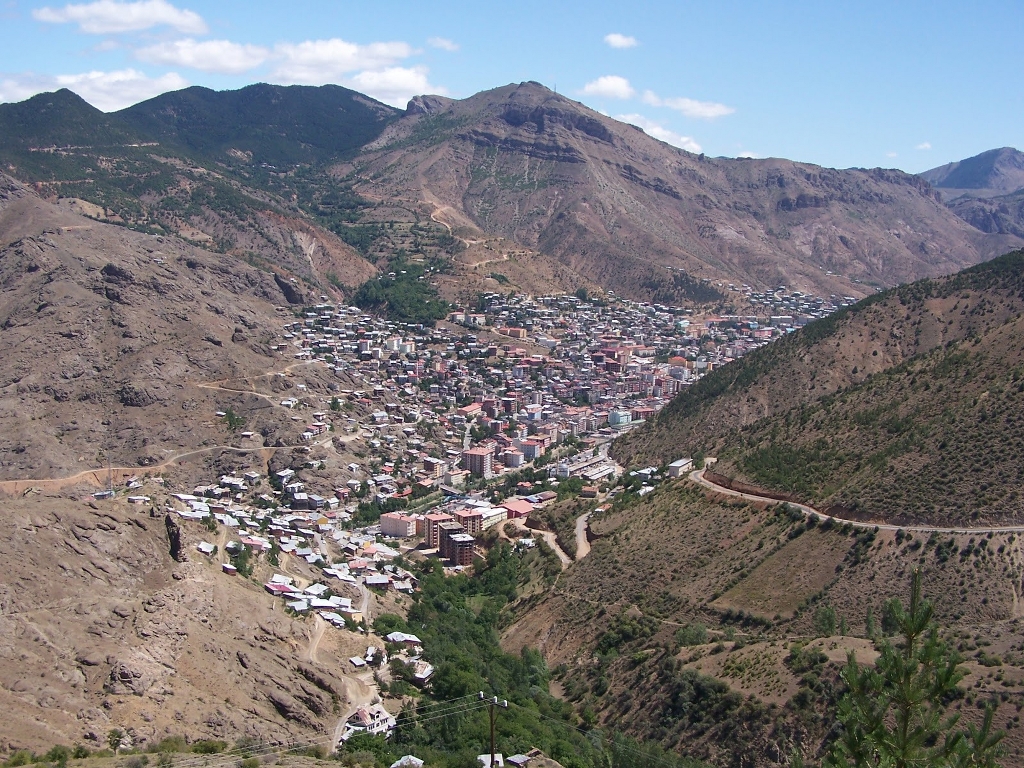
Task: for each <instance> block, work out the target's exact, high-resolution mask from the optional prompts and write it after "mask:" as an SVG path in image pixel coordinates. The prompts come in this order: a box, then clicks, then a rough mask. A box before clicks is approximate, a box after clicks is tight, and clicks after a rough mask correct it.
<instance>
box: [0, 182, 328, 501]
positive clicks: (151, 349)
mask: <svg viewBox="0 0 1024 768" xmlns="http://www.w3.org/2000/svg"><path fill="white" fill-rule="evenodd" d="M0 285H2V290H3V302H2V304H0V306H2V309H0V324H2V326H3V333H2V334H0V351H2V355H3V366H2V372H0V424H2V430H0V480H2V479H23V478H40V479H42V478H64V477H73V476H80V478H81V480H82V481H83V482H84V483H86V484H91V485H95V484H96V483H97V482H99V483H101V484H105V483H106V472H105V470H106V468H107V466H108V465H110V466H112V467H116V468H124V469H121V470H119V471H118V472H116V473H115V475H116V476H117V477H118V478H121V477H127V476H131V475H132V474H136V473H138V472H144V471H146V470H147V469H148V470H149V471H150V472H151V473H157V472H159V471H164V470H167V469H170V468H171V467H172V465H173V464H174V462H173V461H172V459H174V458H175V457H181V458H188V457H192V458H199V459H201V458H203V456H204V455H215V454H217V453H218V452H221V451H223V450H229V451H230V450H235V452H236V453H237V454H238V455H239V456H243V455H249V456H251V457H252V459H253V462H254V463H255V465H256V466H259V465H260V464H262V463H264V462H265V460H266V458H267V454H266V453H265V452H263V451H262V449H263V448H264V447H271V446H281V445H292V444H295V443H297V442H298V434H299V432H301V428H302V424H301V422H294V421H293V420H292V418H291V417H292V416H293V415H294V414H293V413H292V412H291V411H288V410H287V409H284V408H281V407H279V406H277V405H276V403H277V402H278V401H279V400H280V399H281V398H283V397H286V396H288V394H294V393H295V392H296V391H297V390H296V389H295V385H296V384H297V383H300V382H299V381H298V380H297V379H296V377H300V378H301V383H306V384H308V386H309V389H308V390H307V392H309V393H310V394H313V393H315V392H316V391H317V390H319V391H320V392H326V391H327V390H326V385H325V384H324V383H323V382H324V381H326V380H328V379H327V375H326V372H325V371H317V370H315V369H313V368H310V367H308V366H306V367H302V368H299V369H297V370H295V372H292V371H289V370H288V369H289V368H292V367H294V366H292V364H293V363H294V362H295V361H294V359H293V358H290V357H286V356H284V354H283V353H280V352H276V351H274V350H273V349H272V346H274V345H276V344H277V343H279V342H280V341H282V339H281V338H280V333H281V326H282V325H283V324H284V323H285V322H287V321H288V320H289V319H290V318H291V313H290V311H289V310H287V309H286V307H287V304H288V302H287V300H286V299H285V297H284V296H283V294H282V289H281V287H280V286H279V284H278V281H277V280H275V277H274V276H273V275H272V274H268V273H266V272H261V271H259V270H258V269H255V268H253V267H250V266H248V265H246V264H244V263H242V262H240V261H238V260H237V259H235V258H233V257H231V256H229V255H224V254H214V253H211V252H208V251H203V250H201V249H199V248H195V247H192V246H188V245H185V244H183V243H182V242H180V241H179V240H176V239H173V238H164V237H153V236H147V235H143V234H140V233H137V232H132V231H129V230H126V229H123V228H120V227H115V226H111V225H109V224H102V223H99V222H94V221H90V220H88V219H85V218H82V217H81V216H78V215H76V214H74V213H71V212H69V211H66V210H61V209H58V208H57V207H55V206H52V205H50V204H48V203H45V202H43V201H41V200H40V199H39V198H38V197H36V196H35V195H34V194H32V193H31V192H29V191H28V190H26V189H25V188H24V187H21V186H20V185H18V184H16V183H14V182H12V181H10V180H8V179H6V178H0ZM268 371H279V372H282V373H281V375H280V376H269V377H268V376H266V375H265V374H266V373H267V372H268ZM218 382H219V383H220V388H215V387H212V386H209V385H210V384H211V383H218ZM318 382H319V383H318ZM256 384H258V388H257V386H256ZM204 385H206V386H204ZM252 390H257V391H252ZM286 393H287V394H286ZM227 408H231V409H232V410H233V411H234V412H235V413H237V414H239V415H240V416H241V417H242V418H243V419H244V429H245V430H248V431H252V432H253V433H254V435H253V437H251V438H248V439H246V438H242V437H241V436H240V435H239V434H237V433H232V432H231V431H230V430H229V428H228V425H227V424H226V422H225V421H224V420H223V419H222V418H219V417H217V416H216V413H217V412H218V411H224V410H225V409H227ZM240 431H242V430H239V432H240ZM183 455H184V456H183ZM27 487H28V486H26V485H25V484H21V485H18V486H17V487H15V488H12V489H9V490H13V491H14V492H20V491H22V490H24V489H26V488H27ZM41 487H45V485H43V486H41ZM50 487H53V486H52V484H51V486H50Z"/></svg>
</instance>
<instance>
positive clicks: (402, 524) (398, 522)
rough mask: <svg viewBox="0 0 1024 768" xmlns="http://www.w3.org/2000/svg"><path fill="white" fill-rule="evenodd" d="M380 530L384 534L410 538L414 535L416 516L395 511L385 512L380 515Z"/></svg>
mask: <svg viewBox="0 0 1024 768" xmlns="http://www.w3.org/2000/svg"><path fill="white" fill-rule="evenodd" d="M380 532H381V533H382V534H383V535H385V536H395V537H397V538H400V539H411V538H412V537H413V536H415V535H416V518H415V517H411V516H409V515H401V514H399V513H397V512H385V513H384V514H383V515H381V516H380Z"/></svg>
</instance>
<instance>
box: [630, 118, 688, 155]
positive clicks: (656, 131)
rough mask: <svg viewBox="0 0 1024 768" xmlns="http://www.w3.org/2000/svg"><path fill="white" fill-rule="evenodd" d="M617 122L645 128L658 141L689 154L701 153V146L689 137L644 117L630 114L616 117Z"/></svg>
mask: <svg viewBox="0 0 1024 768" xmlns="http://www.w3.org/2000/svg"><path fill="white" fill-rule="evenodd" d="M615 119H616V120H621V121H622V122H624V123H629V124H630V125H635V126H637V127H638V128H643V129H644V131H645V132H647V133H648V134H649V135H650V136H653V137H654V138H656V139H659V140H661V141H664V142H665V143H666V144H671V145H672V146H674V147H679V148H680V149H685V150H686V151H687V152H700V151H701V148H700V144H698V143H697V142H696V141H694V140H693V139H692V138H690V137H689V136H683V135H682V134H680V133H676V132H675V131H672V130H669V129H668V128H666V127H665V126H663V125H662V124H661V123H658V122H655V121H654V120H651V119H649V118H647V117H644V116H643V115H637V114H630V115H616V116H615Z"/></svg>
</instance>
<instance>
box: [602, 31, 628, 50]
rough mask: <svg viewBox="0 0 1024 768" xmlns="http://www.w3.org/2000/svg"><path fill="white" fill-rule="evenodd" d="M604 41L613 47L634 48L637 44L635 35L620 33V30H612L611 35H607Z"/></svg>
mask: <svg viewBox="0 0 1024 768" xmlns="http://www.w3.org/2000/svg"><path fill="white" fill-rule="evenodd" d="M604 41H605V42H606V43H607V44H608V45H610V46H611V47H612V48H632V47H634V46H635V45H636V38H635V37H630V36H629V35H620V34H619V33H618V32H612V33H611V34H610V35H605V36H604Z"/></svg>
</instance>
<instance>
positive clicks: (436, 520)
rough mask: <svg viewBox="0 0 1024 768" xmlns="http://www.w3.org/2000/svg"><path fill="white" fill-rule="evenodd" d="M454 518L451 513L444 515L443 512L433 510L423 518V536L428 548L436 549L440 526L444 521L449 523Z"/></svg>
mask: <svg viewBox="0 0 1024 768" xmlns="http://www.w3.org/2000/svg"><path fill="white" fill-rule="evenodd" d="M454 519H455V518H453V517H452V516H451V515H446V514H445V513H444V512H434V513H432V514H429V515H426V516H425V517H424V518H423V532H424V537H423V538H424V539H425V541H426V544H427V546H428V547H429V548H431V549H436V548H437V547H438V546H439V541H440V530H439V528H440V526H441V525H442V524H444V523H450V522H452V521H453V520H454Z"/></svg>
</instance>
